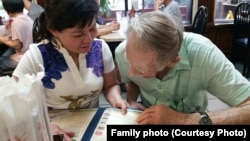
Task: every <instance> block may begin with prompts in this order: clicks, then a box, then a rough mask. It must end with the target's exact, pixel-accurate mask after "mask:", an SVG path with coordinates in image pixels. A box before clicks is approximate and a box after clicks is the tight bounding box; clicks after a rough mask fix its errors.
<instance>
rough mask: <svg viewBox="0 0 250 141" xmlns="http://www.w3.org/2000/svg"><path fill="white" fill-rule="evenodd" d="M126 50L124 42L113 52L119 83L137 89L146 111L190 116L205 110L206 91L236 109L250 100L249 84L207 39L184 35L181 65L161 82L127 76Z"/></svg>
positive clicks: (180, 54) (191, 34)
mask: <svg viewBox="0 0 250 141" xmlns="http://www.w3.org/2000/svg"><path fill="white" fill-rule="evenodd" d="M125 47H126V41H124V42H122V43H121V44H120V45H119V46H118V47H117V49H116V51H115V53H116V54H115V57H116V61H117V64H118V68H119V71H120V74H121V78H122V81H123V82H124V83H126V82H130V81H132V82H134V83H135V84H137V85H138V86H139V88H140V96H141V100H142V103H143V105H144V106H146V107H149V106H151V105H154V104H155V103H156V104H158V103H165V104H167V105H170V106H171V107H173V108H174V109H176V110H178V111H181V112H188V113H190V112H195V111H204V110H206V108H207V103H208V100H207V93H206V92H205V91H207V92H209V93H211V94H212V95H214V96H216V97H218V98H219V99H220V100H222V101H223V102H225V103H227V104H228V105H229V106H236V105H238V104H240V103H241V102H243V101H244V100H245V99H246V98H248V97H249V96H250V82H249V81H248V80H247V79H246V78H244V77H243V76H242V75H241V73H240V72H239V71H238V70H236V69H235V67H234V65H233V64H232V63H231V62H230V61H229V60H228V59H227V58H226V57H225V55H224V54H223V53H222V52H221V51H220V50H219V49H218V48H217V47H216V46H215V45H214V44H213V43H212V42H211V41H210V40H209V39H207V38H204V37H203V36H201V35H198V34H193V33H187V32H185V33H184V41H183V43H182V46H181V50H180V52H179V56H180V57H181V61H180V62H179V63H178V64H176V65H175V67H174V68H172V69H171V70H170V71H169V73H168V74H167V75H166V76H165V77H164V78H163V79H162V80H159V79H157V78H143V77H141V76H130V75H129V74H128V69H129V64H128V61H127V60H126V57H125ZM138 53H139V52H138Z"/></svg>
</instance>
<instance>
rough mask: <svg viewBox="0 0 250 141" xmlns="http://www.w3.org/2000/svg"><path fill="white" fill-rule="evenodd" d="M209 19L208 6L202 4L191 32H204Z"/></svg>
mask: <svg viewBox="0 0 250 141" xmlns="http://www.w3.org/2000/svg"><path fill="white" fill-rule="evenodd" d="M207 21H208V9H207V7H206V6H203V5H202V6H200V7H199V9H198V11H197V12H196V14H195V17H194V21H193V23H192V29H191V32H194V33H198V34H203V33H204V31H205V28H206V25H207Z"/></svg>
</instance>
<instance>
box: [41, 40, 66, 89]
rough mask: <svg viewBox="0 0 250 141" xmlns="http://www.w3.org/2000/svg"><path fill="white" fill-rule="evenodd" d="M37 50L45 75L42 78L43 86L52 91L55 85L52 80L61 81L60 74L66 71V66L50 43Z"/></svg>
mask: <svg viewBox="0 0 250 141" xmlns="http://www.w3.org/2000/svg"><path fill="white" fill-rule="evenodd" d="M38 48H39V49H40V51H41V54H42V57H43V62H44V69H45V70H44V71H45V75H44V77H43V78H42V82H43V86H44V87H45V88H48V89H54V88H55V84H54V83H53V82H52V79H53V78H54V79H56V80H59V79H61V78H62V74H61V72H64V71H66V70H67V69H68V65H67V63H66V61H65V58H64V57H63V54H62V53H61V52H59V51H58V50H57V49H56V48H55V46H54V45H53V44H52V43H48V44H41V45H39V46H38Z"/></svg>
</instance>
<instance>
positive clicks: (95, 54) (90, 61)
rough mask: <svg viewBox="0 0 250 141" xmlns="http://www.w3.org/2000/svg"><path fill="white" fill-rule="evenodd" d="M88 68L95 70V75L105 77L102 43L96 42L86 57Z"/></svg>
mask: <svg viewBox="0 0 250 141" xmlns="http://www.w3.org/2000/svg"><path fill="white" fill-rule="evenodd" d="M86 60H87V68H93V73H94V74H95V75H96V76H97V77H101V76H102V75H103V69H104V66H103V58H102V42H101V41H97V40H94V41H93V42H92V47H91V49H90V51H89V52H88V54H87V55H86Z"/></svg>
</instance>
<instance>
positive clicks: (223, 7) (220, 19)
mask: <svg viewBox="0 0 250 141" xmlns="http://www.w3.org/2000/svg"><path fill="white" fill-rule="evenodd" d="M241 2H250V0H217V2H216V3H215V4H216V6H215V23H233V15H234V11H235V9H236V7H237V6H238V4H239V3H241Z"/></svg>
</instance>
